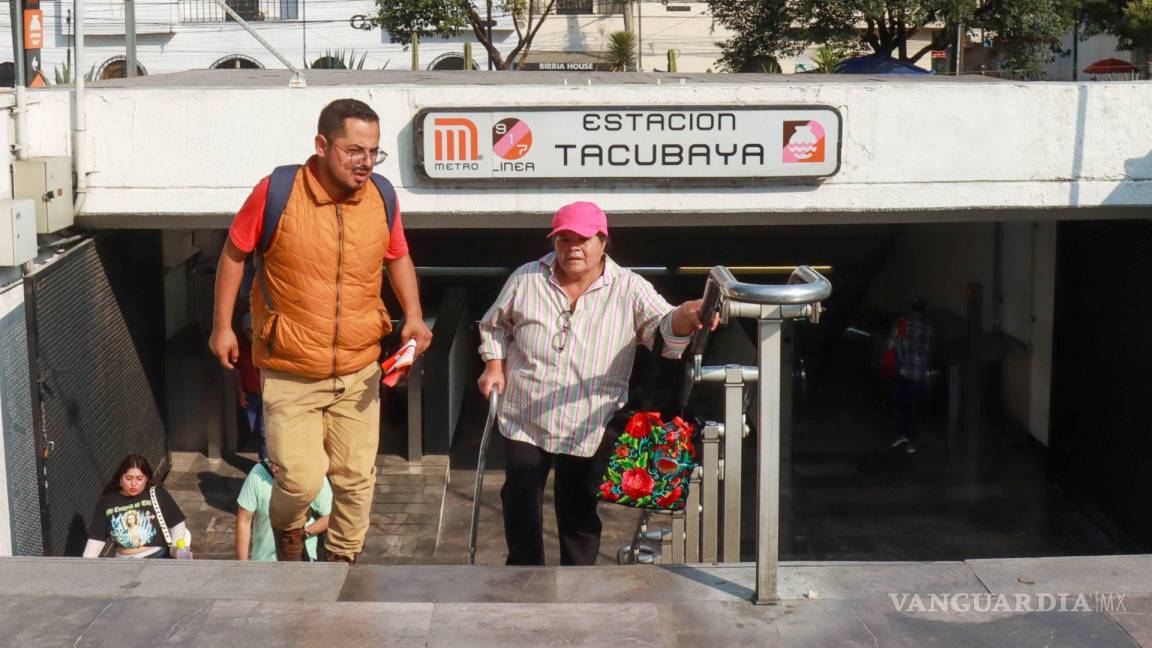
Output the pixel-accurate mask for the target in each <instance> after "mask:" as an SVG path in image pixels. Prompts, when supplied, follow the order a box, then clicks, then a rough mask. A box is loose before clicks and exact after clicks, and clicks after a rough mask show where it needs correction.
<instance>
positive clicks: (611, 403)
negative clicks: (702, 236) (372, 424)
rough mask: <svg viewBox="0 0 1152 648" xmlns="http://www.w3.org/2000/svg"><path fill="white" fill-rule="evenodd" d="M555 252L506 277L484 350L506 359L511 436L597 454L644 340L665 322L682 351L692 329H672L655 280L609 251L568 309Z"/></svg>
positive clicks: (505, 405)
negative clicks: (677, 332) (679, 333)
mask: <svg viewBox="0 0 1152 648" xmlns="http://www.w3.org/2000/svg"><path fill="white" fill-rule="evenodd" d="M555 260H556V255H555V254H554V253H550V254H548V255H546V256H544V257H543V258H541V259H539V260H537V261H532V262H530V263H527V264H525V265H523V266H521V267H520V268H518V269H517V270H516V271H515V272H513V273H512V276H510V277H509V278H508V281H507V282H506V283H505V284H504V288H503V290H501V291H500V296H499V297H497V298H496V303H494V304H492V307H491V308H489V309H488V312H487V313H485V314H484V318H483V319H482V320H481V321H480V355H481V357H483V358H484V360H485V361H488V360H496V359H503V360H504V361H505V363H504V376H505V389H504V395H503V398H501V403H500V412H499V424H500V431H501V433H502V434H503V435H504V436H506V437H508V438H509V439H512V440H514V441H524V442H527V443H531V444H532V445H535V446H537V447H539V448H541V449H543V450H545V451H547V452H551V453H554V454H568V455H575V456H577V457H591V456H592V455H593V454H595V453H596V448H597V446H599V445H600V441H601V439H603V437H604V426H605V424H606V423H607V422H608V420H609V419H610V418H611V417H612V415H613V414H614V413H615V412H616V411H617V410H619V409H620V408H621V407H623V406H624V404H625V402H626V401H627V399H628V377H629V375H630V374H631V373H632V363H633V361H634V360H635V358H636V344H637V343H641V344H643V345H644V346H646V347H648V348H652V344H653V342H654V340H655V335H656V329H657V327H659V328H660V332H661V334H662V335H663V337H664V351H663V353H662V355H664V356H665V357H669V358H677V357H679V356H680V355H681V354H682V353H683V352H684V349H685V347H687V345H688V340H689V338H688V337H676V336H674V335H672V317H671V313H672V310H673V307H672V305H671V304H669V303H668V302H667V301H665V299H664V298H663V297H661V296H660V295H659V294H658V293H657V292H656V289H655V288H653V287H652V284H651V283H649V282H648V280H646V279H644V278H643V277H641V276H640V275H638V274H636V273H634V272H631V271H629V270H625V269H623V268H621V267H620V266H618V265H616V263H615V262H614V261H613V260H612V259H610V258H608V257H607V256H605V258H604V273H603V274H602V275H601V276H600V277H599V278H598V279H596V281H595V282H593V283H592V285H591V286H589V288H588V290H587V292H585V293H584V295H582V296H581V297H580V299H579V300H578V301H577V302H576V307H575V308H574V309H573V310H572V311H571V312H569V311H568V303H569V301H568V297H567V295H565V293H564V290H563V289H562V288H561V287H560V284H559V283H558V282H557V281H556V279H555V278H554V277H553V274H552V272H553V264H554V263H555ZM565 326H567V329H568V330H567V333H565V332H564V328H565Z"/></svg>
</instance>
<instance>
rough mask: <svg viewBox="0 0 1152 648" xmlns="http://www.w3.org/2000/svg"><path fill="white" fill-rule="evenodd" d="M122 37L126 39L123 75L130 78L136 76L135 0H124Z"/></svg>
mask: <svg viewBox="0 0 1152 648" xmlns="http://www.w3.org/2000/svg"><path fill="white" fill-rule="evenodd" d="M124 38H125V39H126V40H127V41H128V51H127V53H126V56H125V57H124V66H125V72H124V75H125V76H127V77H128V78H132V77H134V76H136V0H124Z"/></svg>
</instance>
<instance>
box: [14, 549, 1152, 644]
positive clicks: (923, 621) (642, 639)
mask: <svg viewBox="0 0 1152 648" xmlns="http://www.w3.org/2000/svg"><path fill="white" fill-rule="evenodd" d="M754 575H755V570H754V568H753V567H751V566H749V565H733V566H707V565H685V566H679V567H645V566H634V567H591V568H555V567H541V568H507V567H472V568H469V567H463V566H406V565H400V566H383V565H357V566H355V567H352V568H349V567H348V566H346V565H339V564H329V563H321V564H306V563H293V564H282V563H236V562H231V561H206V560H196V561H169V560H165V561H159V560H157V561H151V560H142V561H128V560H84V559H79V558H6V559H0V582H2V583H4V588H3V592H0V646H19V647H21V648H23V647H30V648H38V647H40V646H53V647H54V646H90V647H95V646H113V645H114V646H117V648H133V647H136V646H195V647H197V648H206V647H216V646H221V647H223V646H244V647H245V648H263V647H269V646H294V647H311V646H316V647H318V648H331V646H376V645H388V646H421V647H431V648H440V647H454V646H469V647H470V648H471V647H481V648H483V647H487V646H493V647H500V648H505V647H507V646H565V647H584V646H588V647H590V648H591V647H595V648H600V647H601V646H605V645H608V646H639V647H653V648H687V647H694V646H701V647H706V648H721V647H727V646H733V647H736V646H739V647H741V648H744V647H747V646H805V647H810V646H914V647H920V646H929V645H931V646H955V647H957V648H960V647H965V648H966V647H969V646H981V647H998V646H1012V647H1018V646H1036V647H1038V648H1039V647H1040V646H1069V647H1073V646H1075V647H1080V646H1092V647H1093V648H1107V647H1111V646H1125V647H1131V646H1139V645H1144V646H1152V556H1148V555H1145V556H1103V557H1080V558H1039V559H1004V560H974V561H965V562H927V563H815V562H813V563H785V564H782V565H781V570H780V596H781V601H780V603H779V604H778V605H773V606H755V605H752V604H751V603H749V602H748V600H747V599H748V597H749V596H750V595H751V587H752V583H753V581H754ZM1061 594H1064V595H1066V596H1064V597H1063V598H1061V597H1060V595H1061ZM1080 595H1083V597H1084V598H1083V601H1084V603H1083V604H1080V603H1078V601H1079V600H1080V599H1079V596H1080ZM1049 600H1051V601H1053V602H1054V604H1055V606H1056V609H1055V610H1053V611H1036V608H1043V607H1046V606H1047V605H1048V603H1047V601H1049ZM914 601H918V603H917V602H914ZM1001 601H1003V603H1001ZM1061 601H1063V603H1061ZM1061 605H1062V606H1063V609H1064V610H1066V611H1061ZM1081 605H1082V606H1083V607H1080V606H1081ZM986 609H987V610H989V611H984V610H986ZM1028 609H1031V610H1032V611H1027V610H1028Z"/></svg>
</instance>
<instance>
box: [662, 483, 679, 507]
mask: <svg viewBox="0 0 1152 648" xmlns="http://www.w3.org/2000/svg"><path fill="white" fill-rule="evenodd" d="M683 494H684V490H683V489H682V488H680V487H679V486H677V487H676V488H674V489H672V491H671V492H669V493H668V494H667V495H665V496H664V497H661V498H660V499H658V500H656V505H657V506H659V507H661V508H664V507H667V506H669V505H671V504H674V503H675V502H677V501H679V500H680V496H681V495H683Z"/></svg>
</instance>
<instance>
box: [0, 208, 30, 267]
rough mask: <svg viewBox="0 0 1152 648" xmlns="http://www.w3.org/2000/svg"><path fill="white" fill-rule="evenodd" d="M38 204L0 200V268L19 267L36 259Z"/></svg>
mask: <svg viewBox="0 0 1152 648" xmlns="http://www.w3.org/2000/svg"><path fill="white" fill-rule="evenodd" d="M37 251H38V247H37V245H36V203H35V201H33V200H29V199H27V198H25V199H23V200H0V266H6V267H8V266H18V265H20V264H22V263H25V262H27V261H31V260H32V259H35V258H36V253H37Z"/></svg>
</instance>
